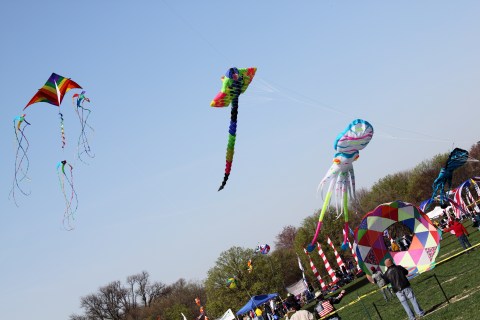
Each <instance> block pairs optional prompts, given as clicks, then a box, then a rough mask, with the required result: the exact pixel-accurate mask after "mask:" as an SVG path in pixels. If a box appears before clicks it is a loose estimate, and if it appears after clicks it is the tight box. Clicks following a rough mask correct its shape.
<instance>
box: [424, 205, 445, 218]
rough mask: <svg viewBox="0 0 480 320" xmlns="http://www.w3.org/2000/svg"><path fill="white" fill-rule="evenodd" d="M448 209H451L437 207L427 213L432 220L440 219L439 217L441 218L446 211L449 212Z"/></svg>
mask: <svg viewBox="0 0 480 320" xmlns="http://www.w3.org/2000/svg"><path fill="white" fill-rule="evenodd" d="M448 208H449V207H447V209H442V207H440V206H437V207H435V208H433V210H432V211H429V212H427V216H428V217H429V218H430V219H435V218H438V217H440V216H441V215H442V214H443V213H444V212H445V211H447V212H448Z"/></svg>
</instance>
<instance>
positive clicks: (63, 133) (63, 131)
mask: <svg viewBox="0 0 480 320" xmlns="http://www.w3.org/2000/svg"><path fill="white" fill-rule="evenodd" d="M58 110H59V111H58V115H59V116H60V133H61V134H62V149H64V148H65V145H66V144H67V139H66V138H65V128H64V127H63V113H61V112H60V107H59V109H58Z"/></svg>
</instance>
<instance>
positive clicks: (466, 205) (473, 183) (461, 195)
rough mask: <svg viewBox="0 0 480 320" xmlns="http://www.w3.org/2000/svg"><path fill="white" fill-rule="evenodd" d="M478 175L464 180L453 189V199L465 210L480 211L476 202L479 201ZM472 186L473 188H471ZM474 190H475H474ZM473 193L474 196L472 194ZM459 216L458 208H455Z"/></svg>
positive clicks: (479, 178) (479, 179) (479, 180)
mask: <svg viewBox="0 0 480 320" xmlns="http://www.w3.org/2000/svg"><path fill="white" fill-rule="evenodd" d="M478 182H480V177H473V178H470V179H468V180H466V181H464V182H463V183H462V184H460V186H458V187H457V188H456V189H454V190H453V199H454V201H455V202H456V203H457V204H458V205H459V206H460V207H461V208H462V209H463V211H466V212H480V208H479V206H478V203H479V202H480V200H479V199H480V187H479V186H478ZM472 187H473V190H471V189H472ZM474 190H475V191H474ZM474 193H475V194H476V196H474ZM455 211H456V213H457V216H459V212H458V210H455Z"/></svg>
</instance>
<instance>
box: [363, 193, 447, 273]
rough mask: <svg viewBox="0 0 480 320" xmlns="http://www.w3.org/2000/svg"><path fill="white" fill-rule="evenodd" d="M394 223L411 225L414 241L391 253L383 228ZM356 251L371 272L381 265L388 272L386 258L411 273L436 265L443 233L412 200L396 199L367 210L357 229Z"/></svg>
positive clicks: (366, 271)
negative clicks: (406, 249)
mask: <svg viewBox="0 0 480 320" xmlns="http://www.w3.org/2000/svg"><path fill="white" fill-rule="evenodd" d="M395 223H401V224H403V225H404V226H406V227H408V229H409V230H410V232H411V233H412V236H413V238H412V242H411V244H410V247H409V248H408V251H397V252H391V251H389V250H388V248H387V246H386V244H385V240H387V241H388V239H384V231H385V230H386V229H387V228H388V227H390V226H391V225H393V224H395ZM355 242H356V244H357V246H356V252H357V257H358V262H359V266H360V267H361V268H362V270H363V271H364V272H365V273H366V274H367V275H370V274H371V273H372V271H371V270H370V268H371V267H372V266H373V267H375V268H377V267H378V266H379V267H380V268H381V269H382V271H384V272H385V270H386V267H385V260H386V259H387V258H390V259H392V261H394V262H395V264H398V265H402V266H403V267H405V268H406V269H407V270H409V275H413V274H415V273H422V272H425V271H427V270H430V269H432V268H433V267H435V258H436V257H437V254H438V252H439V251H440V233H439V231H438V230H437V228H436V227H435V226H434V225H433V224H432V223H431V221H430V219H429V218H428V216H427V215H426V214H424V213H423V212H422V211H420V210H419V209H418V208H417V207H415V206H414V205H412V204H410V203H406V202H402V201H394V202H391V203H385V204H382V205H379V206H378V207H377V208H375V209H374V210H373V211H371V212H369V213H367V214H366V215H365V216H364V217H363V219H362V221H361V222H360V226H359V227H358V228H357V229H356V230H355Z"/></svg>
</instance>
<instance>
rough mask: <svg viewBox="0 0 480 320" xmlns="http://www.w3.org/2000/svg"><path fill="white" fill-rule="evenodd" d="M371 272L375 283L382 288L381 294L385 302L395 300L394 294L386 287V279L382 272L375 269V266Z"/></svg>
mask: <svg viewBox="0 0 480 320" xmlns="http://www.w3.org/2000/svg"><path fill="white" fill-rule="evenodd" d="M370 270H372V279H373V283H375V284H376V285H377V286H378V287H379V288H380V292H381V293H382V295H383V298H384V299H385V301H388V300H390V299H391V298H393V294H392V293H391V292H390V290H389V289H388V288H387V287H385V285H386V284H387V283H386V282H385V279H383V273H382V271H381V270H377V269H375V267H373V266H372V267H371V268H370ZM387 293H388V294H387ZM387 296H388V297H387Z"/></svg>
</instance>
